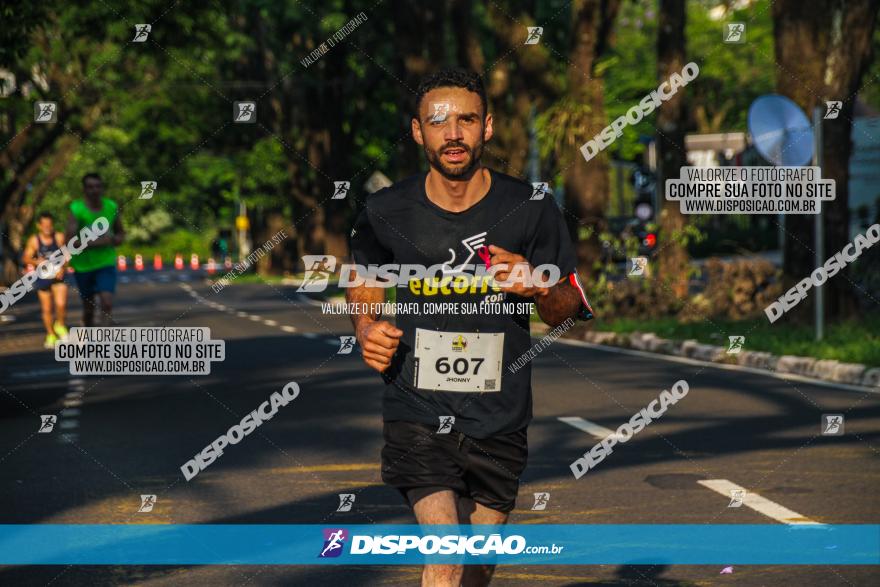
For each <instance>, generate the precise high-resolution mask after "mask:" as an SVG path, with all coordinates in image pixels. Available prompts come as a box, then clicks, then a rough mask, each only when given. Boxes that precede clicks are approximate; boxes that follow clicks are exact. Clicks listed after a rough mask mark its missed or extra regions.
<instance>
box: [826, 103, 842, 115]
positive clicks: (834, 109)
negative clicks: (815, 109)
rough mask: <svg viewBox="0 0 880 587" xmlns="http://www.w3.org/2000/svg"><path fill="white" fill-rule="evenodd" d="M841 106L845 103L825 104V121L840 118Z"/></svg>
mask: <svg viewBox="0 0 880 587" xmlns="http://www.w3.org/2000/svg"><path fill="white" fill-rule="evenodd" d="M841 106H843V102H841V101H840V100H832V101H830V102H825V109H826V110H825V120H834V119H835V118H837V117H838V116H840V108H841Z"/></svg>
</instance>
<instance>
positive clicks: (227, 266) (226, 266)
mask: <svg viewBox="0 0 880 587" xmlns="http://www.w3.org/2000/svg"><path fill="white" fill-rule="evenodd" d="M223 268H224V269H226V270H229V269H232V257H226V259H224V260H223Z"/></svg>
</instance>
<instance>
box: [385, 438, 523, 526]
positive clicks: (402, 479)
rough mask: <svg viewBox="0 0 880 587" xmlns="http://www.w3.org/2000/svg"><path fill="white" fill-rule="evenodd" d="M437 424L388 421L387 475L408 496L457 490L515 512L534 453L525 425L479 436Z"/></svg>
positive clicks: (409, 497)
mask: <svg viewBox="0 0 880 587" xmlns="http://www.w3.org/2000/svg"><path fill="white" fill-rule="evenodd" d="M437 428H438V426H429V425H427V424H421V423H415V422H404V421H393V422H385V427H384V431H383V435H384V437H385V446H384V447H383V448H382V480H383V481H384V482H385V483H387V484H388V485H391V486H392V487H395V488H396V489H398V490H399V491H400V493H401V494H402V495H403V496H404V499H406V500H407V501H415V500H418V499H420V498H421V497H423V496H424V495H427V494H429V493H432V492H434V491H439V490H442V489H452V490H453V491H455V492H456V493H458V494H459V495H463V496H466V497H470V498H471V499H473V500H474V501H475V502H477V503H479V504H481V505H484V506H486V507H488V508H492V509H493V510H497V511H500V512H505V513H506V512H510V511H512V510H513V508H514V505H515V504H516V494H517V492H518V490H519V478H520V475H521V474H522V472H523V470H525V468H526V460H527V459H528V454H529V449H528V442H527V437H526V428H521V429H520V430H517V431H516V432H511V433H509V434H500V435H497V436H492V437H490V438H486V439H479V440H478V439H475V438H471V437H469V436H467V435H465V434H464V433H461V432H458V431H457V430H452V431H450V432H449V433H446V434H438V433H437ZM413 490H415V491H413ZM414 496H415V497H414Z"/></svg>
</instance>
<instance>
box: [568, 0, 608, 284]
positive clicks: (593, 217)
mask: <svg viewBox="0 0 880 587" xmlns="http://www.w3.org/2000/svg"><path fill="white" fill-rule="evenodd" d="M618 8H619V2H617V1H615V0H576V1H575V2H573V3H572V18H573V21H574V34H573V37H574V38H573V43H574V45H573V47H572V51H571V58H570V65H569V68H568V79H569V95H570V96H571V98H572V100H573V101H574V102H577V103H584V104H589V106H590V113H589V118H588V120H587V121H586V124H585V136H583V137H578V142H579V143H584V142H586V141H588V140H589V139H591V138H593V137H594V136H595V135H596V134H598V133H599V132H600V131H601V130H602V129H603V128H604V127H605V125H606V124H607V122H606V116H605V103H604V83H603V81H602V78H601V77H599V76H597V75H596V73H595V71H594V65H595V62H596V60H597V59H598V57H599V56H600V52H601V51H602V50H604V48H606V47H607V46H608V43H609V39H608V36H610V34H611V28H612V27H611V25H612V23H613V21H614V19H615V17H616V16H617V11H618ZM608 173H609V167H608V159H607V155H599V156H597V157H595V158H593V159H591V160H590V161H589V162H587V161H586V160H584V158H583V157H582V156H581V155H580V153H578V154H577V155H576V156H575V157H574V160H573V163H572V164H571V165H569V166H568V168H567V169H566V170H565V172H564V184H565V206H566V208H567V209H568V214H566V220H567V222H568V223H569V228H570V229H572V230H574V231H575V232H574V234H573V236H574V237H575V238H576V239H577V256H578V272H579V273H580V274H581V275H583V276H584V277H585V278H587V279H589V278H590V277H591V276H592V275H593V265H594V263H595V262H596V261H597V260H598V259H599V256H600V252H601V246H600V244H599V233H600V232H602V231H603V230H605V228H606V226H605V225H606V222H605V209H606V208H607V206H608V194H609V181H608ZM582 227H584V228H590V229H591V231H590V233H589V235H588V236H587V237H586V238H581V237H580V229H581V228H582Z"/></svg>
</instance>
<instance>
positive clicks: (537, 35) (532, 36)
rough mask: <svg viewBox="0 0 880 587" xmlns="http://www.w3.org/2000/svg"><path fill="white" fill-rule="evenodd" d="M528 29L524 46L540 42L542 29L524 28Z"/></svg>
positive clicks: (535, 27) (537, 27)
mask: <svg viewBox="0 0 880 587" xmlns="http://www.w3.org/2000/svg"><path fill="white" fill-rule="evenodd" d="M526 28H527V29H529V36H528V37H527V38H526V42H525V43H524V44H525V45H537V44H538V41H540V40H541V35H543V34H544V27H540V26H530V27H526Z"/></svg>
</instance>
